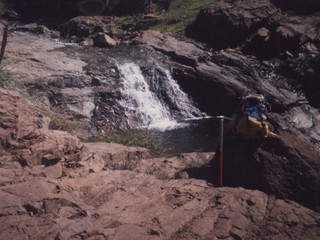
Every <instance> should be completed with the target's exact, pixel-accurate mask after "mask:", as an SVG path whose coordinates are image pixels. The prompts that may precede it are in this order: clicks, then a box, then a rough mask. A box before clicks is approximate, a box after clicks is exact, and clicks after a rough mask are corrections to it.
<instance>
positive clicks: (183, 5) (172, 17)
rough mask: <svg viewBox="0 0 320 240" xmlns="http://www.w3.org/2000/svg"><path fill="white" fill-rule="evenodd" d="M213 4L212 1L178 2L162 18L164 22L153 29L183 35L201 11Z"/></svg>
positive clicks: (191, 0) (193, 0)
mask: <svg viewBox="0 0 320 240" xmlns="http://www.w3.org/2000/svg"><path fill="white" fill-rule="evenodd" d="M212 2H213V1H212V0H183V1H178V2H177V3H176V4H173V5H172V6H171V7H170V9H169V10H168V11H167V12H165V13H163V14H162V15H161V16H160V17H161V19H162V22H161V23H160V24H157V25H155V26H153V27H152V28H151V29H153V30H157V31H165V32H173V33H178V34H183V33H184V31H185V29H186V27H187V26H188V25H189V24H191V23H192V22H194V21H195V19H196V17H197V15H198V13H199V11H200V10H201V9H202V8H203V7H205V6H207V5H208V4H210V3H212Z"/></svg>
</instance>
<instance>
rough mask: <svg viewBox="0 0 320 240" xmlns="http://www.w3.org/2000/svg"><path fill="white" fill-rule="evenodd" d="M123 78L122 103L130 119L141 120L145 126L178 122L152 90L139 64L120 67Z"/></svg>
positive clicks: (167, 124) (127, 64)
mask: <svg viewBox="0 0 320 240" xmlns="http://www.w3.org/2000/svg"><path fill="white" fill-rule="evenodd" d="M118 69H119V72H120V77H121V80H122V89H121V94H122V99H121V101H120V103H121V105H122V106H124V107H125V108H126V111H127V115H128V117H129V120H130V118H131V120H133V121H134V122H137V121H140V122H141V124H142V125H143V126H156V125H158V124H160V123H161V125H163V126H170V125H173V124H175V123H176V121H174V120H173V119H172V118H171V116H170V112H169V111H168V109H166V107H165V106H164V104H162V103H161V101H160V99H159V98H158V97H157V96H156V95H155V94H154V93H153V92H152V91H150V88H149V85H148V83H147V82H146V81H145V78H144V77H143V75H142V72H141V70H140V68H139V66H138V65H136V64H135V63H125V64H123V65H121V66H119V67H118Z"/></svg>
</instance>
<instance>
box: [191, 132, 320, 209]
mask: <svg viewBox="0 0 320 240" xmlns="http://www.w3.org/2000/svg"><path fill="white" fill-rule="evenodd" d="M295 139H296V138H295V136H294V135H293V134H289V133H282V135H281V138H280V139H265V140H263V141H254V142H253V141H242V140H238V139H234V138H229V139H226V141H225V145H224V161H223V186H228V187H243V188H247V189H256V190H260V191H263V192H265V193H267V194H269V195H275V196H276V197H277V198H282V199H288V200H293V201H296V202H298V203H300V204H302V205H304V206H307V207H309V208H311V209H314V210H316V211H319V210H320V204H319V203H320V197H319V196H320V177H319V161H318V159H319V158H318V155H319V152H317V151H316V150H312V149H311V147H310V146H309V145H308V144H307V143H305V144H304V143H303V142H302V143H301V142H300V143H297V141H296V140H295ZM308 148H310V149H308ZM218 162H219V156H218V154H216V155H215V157H214V158H213V159H212V162H211V167H210V166H205V167H203V168H202V169H197V170H196V169H189V170H188V173H189V177H195V178H200V179H204V180H207V181H208V182H211V183H213V184H214V186H219V184H218V182H219V179H218V178H219V172H218V169H219V165H218Z"/></svg>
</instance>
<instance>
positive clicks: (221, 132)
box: [215, 116, 232, 187]
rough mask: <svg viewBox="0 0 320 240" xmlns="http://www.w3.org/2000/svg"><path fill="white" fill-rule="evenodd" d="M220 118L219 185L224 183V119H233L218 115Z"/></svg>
mask: <svg viewBox="0 0 320 240" xmlns="http://www.w3.org/2000/svg"><path fill="white" fill-rule="evenodd" d="M215 118H218V119H220V147H219V187H222V184H223V135H224V120H225V119H226V120H232V118H229V117H225V116H216V117H215Z"/></svg>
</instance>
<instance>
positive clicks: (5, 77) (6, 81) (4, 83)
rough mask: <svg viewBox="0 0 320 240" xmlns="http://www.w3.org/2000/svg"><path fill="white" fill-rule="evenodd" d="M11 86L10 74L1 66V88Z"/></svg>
mask: <svg viewBox="0 0 320 240" xmlns="http://www.w3.org/2000/svg"><path fill="white" fill-rule="evenodd" d="M9 85H10V74H9V72H8V71H7V70H6V69H5V67H3V66H0V87H2V88H8V87H9Z"/></svg>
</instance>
